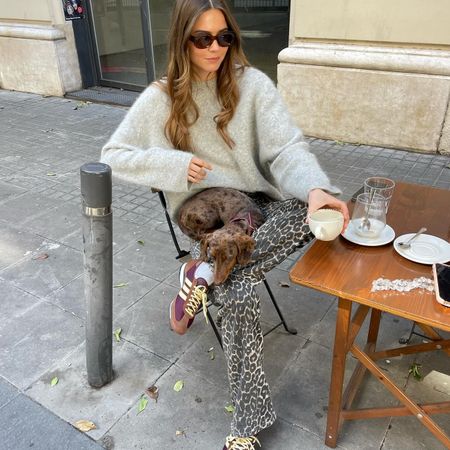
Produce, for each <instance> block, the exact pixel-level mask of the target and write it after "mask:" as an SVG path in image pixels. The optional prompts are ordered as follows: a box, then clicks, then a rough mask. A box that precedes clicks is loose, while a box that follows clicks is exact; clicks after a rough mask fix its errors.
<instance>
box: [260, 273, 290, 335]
mask: <svg viewBox="0 0 450 450" xmlns="http://www.w3.org/2000/svg"><path fill="white" fill-rule="evenodd" d="M264 285H265V286H266V289H267V292H268V293H269V297H270V299H271V300H272V303H273V306H275V309H276V310H277V313H278V315H279V316H280V320H281V323H282V324H283V327H284V329H285V330H286V331H287V332H288V333H290V334H297V330H296V329H295V328H291V327H289V326H288V324H287V323H286V321H285V320H284V317H283V314H282V313H281V310H280V308H279V306H278V303H277V301H276V300H275V297H274V295H273V292H272V289H270V286H269V283H268V282H267V280H266V279H265V278H264Z"/></svg>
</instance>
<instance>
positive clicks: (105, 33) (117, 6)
mask: <svg viewBox="0 0 450 450" xmlns="http://www.w3.org/2000/svg"><path fill="white" fill-rule="evenodd" d="M90 9H91V19H92V26H93V31H94V33H93V34H94V36H95V38H94V40H95V47H96V48H95V50H96V53H97V70H98V72H99V81H100V84H102V85H105V86H112V87H123V88H126V89H133V90H142V88H143V87H145V86H147V85H148V83H149V82H150V81H151V80H153V57H152V46H151V37H150V36H151V35H150V22H149V8H148V1H143V0H91V2H90Z"/></svg>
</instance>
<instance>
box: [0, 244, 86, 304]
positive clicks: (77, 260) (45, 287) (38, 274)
mask: <svg viewBox="0 0 450 450" xmlns="http://www.w3.org/2000/svg"><path fill="white" fill-rule="evenodd" d="M81 273H83V256H82V254H81V253H80V252H78V251H76V250H74V249H71V248H69V247H65V246H63V245H60V244H58V243H56V242H52V241H50V240H42V238H41V243H40V245H39V247H38V248H36V249H35V250H34V251H32V253H31V254H28V255H27V256H26V257H25V258H24V259H23V260H21V261H19V262H18V263H16V264H14V265H12V266H9V267H7V268H6V269H3V270H2V271H1V272H0V277H1V278H3V279H4V280H7V281H9V282H11V283H12V284H13V285H15V286H18V287H19V286H20V288H21V289H23V290H24V291H26V292H28V293H30V294H32V295H35V296H38V297H41V298H43V297H45V296H46V295H48V294H50V293H51V292H53V291H54V290H56V289H60V288H61V287H63V286H65V285H66V284H68V283H69V282H70V281H72V280H73V279H75V278H77V277H78V276H79V275H80V274H81Z"/></svg>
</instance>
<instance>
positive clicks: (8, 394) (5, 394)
mask: <svg viewBox="0 0 450 450" xmlns="http://www.w3.org/2000/svg"><path fill="white" fill-rule="evenodd" d="M17 395H19V391H18V390H17V388H16V387H14V386H13V385H12V384H11V383H8V382H7V381H6V380H5V379H4V378H2V377H0V409H2V408H3V406H5V405H6V404H7V403H9V402H10V401H11V400H12V399H13V398H14V397H16V396H17Z"/></svg>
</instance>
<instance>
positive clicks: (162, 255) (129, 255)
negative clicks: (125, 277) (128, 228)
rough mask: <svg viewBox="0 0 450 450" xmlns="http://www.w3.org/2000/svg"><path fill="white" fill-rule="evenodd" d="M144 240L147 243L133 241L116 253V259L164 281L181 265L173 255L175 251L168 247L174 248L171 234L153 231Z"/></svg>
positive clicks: (132, 268) (139, 271)
mask: <svg viewBox="0 0 450 450" xmlns="http://www.w3.org/2000/svg"><path fill="white" fill-rule="evenodd" d="M144 240H145V245H141V244H139V243H138V242H133V243H131V244H130V245H129V246H128V247H126V248H125V249H124V250H122V251H121V252H119V253H117V254H116V256H115V260H116V261H117V262H118V263H119V264H122V265H124V264H128V267H129V269H130V270H133V271H134V272H138V273H142V274H143V275H146V276H148V277H152V278H154V279H156V280H159V281H163V280H165V279H166V278H167V277H168V276H169V275H170V274H172V273H173V272H174V271H175V270H176V269H177V268H179V266H180V263H179V262H178V261H177V260H176V259H175V258H174V256H173V255H174V254H175V252H174V253H173V254H169V253H168V249H170V248H173V244H172V242H171V241H170V236H169V235H168V234H166V233H161V232H159V231H153V232H152V233H151V236H150V237H149V239H144Z"/></svg>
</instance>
